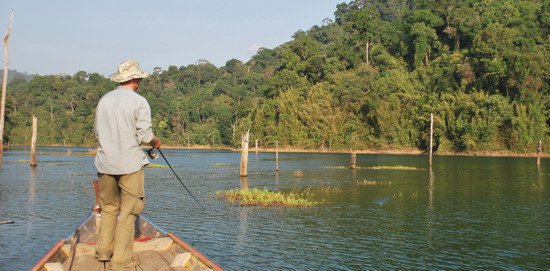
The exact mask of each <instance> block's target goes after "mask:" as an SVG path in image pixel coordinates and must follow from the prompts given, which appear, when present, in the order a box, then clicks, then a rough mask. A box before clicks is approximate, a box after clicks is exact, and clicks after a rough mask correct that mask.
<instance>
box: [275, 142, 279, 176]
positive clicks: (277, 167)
mask: <svg viewBox="0 0 550 271" xmlns="http://www.w3.org/2000/svg"><path fill="white" fill-rule="evenodd" d="M275 171H277V172H279V141H278V140H275Z"/></svg>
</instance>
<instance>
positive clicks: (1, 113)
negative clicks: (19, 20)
mask: <svg viewBox="0 0 550 271" xmlns="http://www.w3.org/2000/svg"><path fill="white" fill-rule="evenodd" d="M12 24H13V10H12V11H11V14H10V23H9V25H8V30H7V31H6V34H5V35H4V80H3V81H2V98H1V100H0V163H1V162H2V158H3V157H4V119H5V113H6V87H7V85H8V64H9V61H8V59H9V57H8V56H9V55H8V41H9V39H10V33H11V26H12Z"/></svg>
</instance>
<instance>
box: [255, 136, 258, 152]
mask: <svg viewBox="0 0 550 271" xmlns="http://www.w3.org/2000/svg"><path fill="white" fill-rule="evenodd" d="M254 150H255V151H256V154H258V139H256V148H255V149H254Z"/></svg>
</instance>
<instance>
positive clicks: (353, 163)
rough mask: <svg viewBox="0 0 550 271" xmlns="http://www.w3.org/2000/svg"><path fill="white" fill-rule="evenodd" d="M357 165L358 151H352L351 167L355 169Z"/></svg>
mask: <svg viewBox="0 0 550 271" xmlns="http://www.w3.org/2000/svg"><path fill="white" fill-rule="evenodd" d="M356 166H357V153H356V152H354V151H351V165H350V168H351V169H355V167H356Z"/></svg>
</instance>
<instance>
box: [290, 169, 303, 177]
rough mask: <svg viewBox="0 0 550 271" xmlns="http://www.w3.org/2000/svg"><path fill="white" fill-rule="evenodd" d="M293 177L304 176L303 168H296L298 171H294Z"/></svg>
mask: <svg viewBox="0 0 550 271" xmlns="http://www.w3.org/2000/svg"><path fill="white" fill-rule="evenodd" d="M292 177H294V178H303V177H304V173H303V172H302V171H301V170H296V171H294V173H293V174H292Z"/></svg>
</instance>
